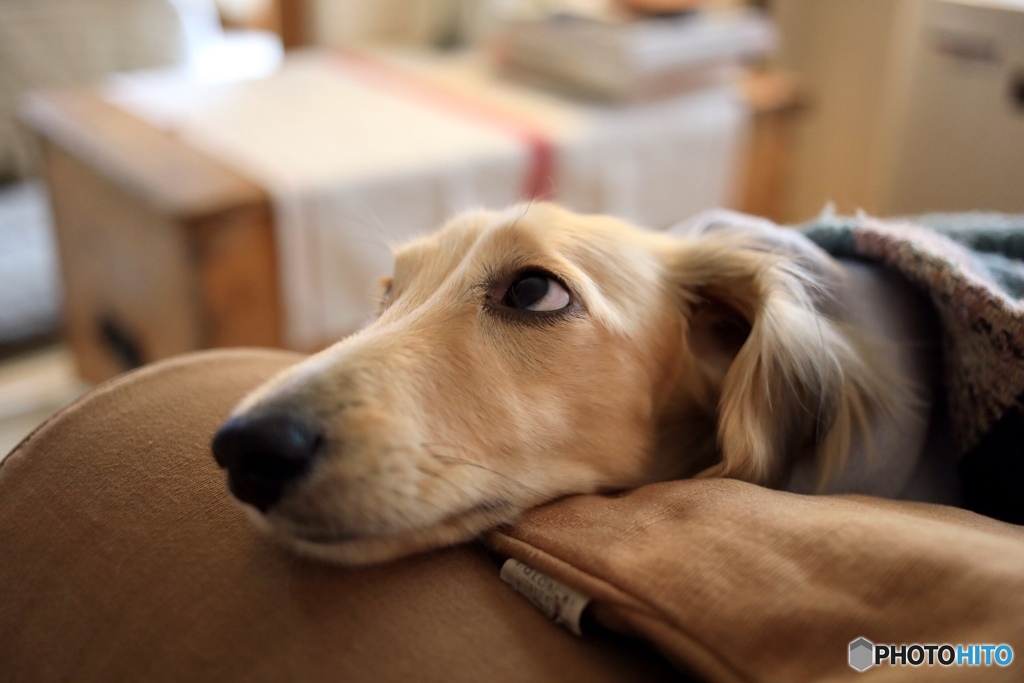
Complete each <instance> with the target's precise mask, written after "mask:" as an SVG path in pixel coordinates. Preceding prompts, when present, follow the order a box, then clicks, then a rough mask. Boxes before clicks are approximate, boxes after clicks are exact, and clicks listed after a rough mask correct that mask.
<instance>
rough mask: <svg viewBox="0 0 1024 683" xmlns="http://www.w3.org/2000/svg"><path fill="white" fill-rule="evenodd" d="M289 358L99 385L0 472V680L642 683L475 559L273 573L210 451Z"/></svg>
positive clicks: (284, 557) (267, 549)
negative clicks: (222, 426) (235, 410)
mask: <svg viewBox="0 0 1024 683" xmlns="http://www.w3.org/2000/svg"><path fill="white" fill-rule="evenodd" d="M298 358H299V356H296V355H293V354H288V353H283V352H271V351H232V352H210V353H203V354H197V355H192V356H186V357H182V358H180V359H176V360H172V361H170V362H165V363H161V364H158V365H155V366H151V367H148V368H145V369H143V370H141V371H139V372H136V373H133V374H130V375H127V376H124V377H122V378H119V379H116V380H114V381H112V382H110V383H107V384H105V385H103V386H101V387H99V388H97V389H96V390H94V391H92V392H91V393H89V394H88V395H87V396H86V397H84V398H83V399H81V400H80V401H78V402H77V403H76V404H74V405H73V406H71V407H70V408H68V409H67V410H65V411H64V412H62V413H61V414H59V415H58V416H56V417H55V418H53V419H52V420H50V421H49V422H47V423H46V424H44V425H43V426H42V427H40V428H39V429H38V430H37V431H36V432H35V433H34V434H32V435H31V436H30V437H29V438H28V439H26V441H25V442H23V443H22V444H21V445H20V446H19V447H18V448H17V449H15V451H14V452H13V453H12V454H11V455H10V456H9V457H8V458H7V459H6V460H5V461H4V462H3V464H2V465H0V587H2V588H0V679H3V680H12V681H30V680H31V681H58V680H59V681H65V680H75V681H117V680H126V681H127V680H130V681H172V680H173V681H198V680H202V681H242V680H244V681H286V680H287V681H317V680H330V681H344V680H373V681H413V680H427V679H432V680H446V681H481V680H484V681H487V680H494V681H498V680H529V681H543V680H584V681H620V680H621V681H625V680H661V679H667V678H670V677H672V676H673V674H672V672H671V670H669V669H668V668H667V667H666V665H665V664H664V663H662V662H661V660H660V659H658V658H656V657H654V656H652V655H651V654H650V653H649V652H647V651H646V650H643V649H641V648H639V647H638V646H635V645H631V644H630V643H627V642H625V641H624V640H621V639H612V638H610V637H606V636H599V637H593V636H591V637H588V638H586V639H577V638H576V637H574V636H572V635H571V634H569V633H568V632H566V631H564V630H562V629H560V628H559V627H557V626H555V625H553V624H552V623H551V622H549V621H547V620H546V619H545V618H544V617H543V616H541V615H540V613H538V612H537V611H536V610H534V608H533V607H531V606H530V605H529V604H528V603H526V601H525V600H523V599H522V598H520V597H519V596H518V595H516V594H515V593H513V592H512V591H511V590H510V589H508V588H507V587H506V586H505V585H504V584H503V583H501V581H500V580H499V578H498V571H497V566H496V564H495V563H494V562H493V561H492V560H491V558H490V557H489V556H488V555H487V554H486V553H485V552H484V551H483V550H482V549H481V548H480V547H478V546H463V547H460V548H456V549H450V550H445V551H440V552H436V553H433V554H429V555H425V556H420V557H416V558H412V559H409V560H406V561H401V562H395V563H390V564H386V565H382V566H378V567H373V568H368V569H362V570H346V569H340V568H336V567H330V566H325V565H319V564H315V563H311V562H306V561H302V560H299V559H296V558H295V557H292V556H290V555H288V554H286V553H285V552H283V551H281V550H280V549H279V548H277V547H275V546H273V545H272V544H270V543H269V542H267V541H266V540H265V539H264V538H262V537H261V536H260V535H259V534H258V533H257V532H256V531H255V530H254V528H253V527H252V526H251V525H250V524H249V522H248V521H247V520H246V519H245V516H244V514H243V513H242V511H241V510H240V509H238V508H237V507H236V506H235V505H233V504H232V503H231V501H230V500H229V498H228V496H227V494H226V489H225V483H224V477H223V475H222V473H221V472H220V471H219V470H218V469H217V467H216V466H215V464H214V462H213V459H212V457H211V455H210V454H209V441H210V436H211V434H212V433H213V431H214V429H215V428H216V427H217V426H218V424H219V423H220V422H221V421H222V420H223V419H224V418H225V416H226V414H227V413H228V411H229V410H230V408H231V407H232V405H233V404H234V403H235V401H237V400H238V399H239V398H240V397H241V396H242V395H243V394H244V393H245V392H246V391H247V390H248V389H250V388H252V387H254V386H255V385H257V384H258V383H260V382H261V381H262V380H264V379H266V378H267V377H268V376H270V375H271V374H272V373H274V372H275V371H277V370H279V369H281V368H282V367H285V366H287V365H289V364H291V363H293V362H295V361H296V360H297V359H298Z"/></svg>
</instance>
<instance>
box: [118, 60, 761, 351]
mask: <svg viewBox="0 0 1024 683" xmlns="http://www.w3.org/2000/svg"><path fill="white" fill-rule="evenodd" d="M106 93H107V97H108V99H109V100H111V101H113V102H114V103H115V104H118V105H119V106H121V107H122V108H125V109H127V110H129V111H131V112H133V113H135V114H136V115H138V116H140V117H142V118H144V119H146V120H147V121H149V122H150V123H151V124H153V125H155V126H158V127H161V128H164V129H167V130H172V131H174V132H175V133H176V134H177V135H178V136H180V138H181V139H183V140H184V141H186V142H187V143H189V144H191V145H193V146H195V147H197V148H199V149H202V150H203V151H205V152H207V153H209V154H211V155H213V156H214V157H216V158H218V159H219V160H221V161H222V162H223V163H225V164H226V165H228V166H230V167H232V168H234V169H235V170H237V171H238V172H240V173H242V174H243V175H245V176H247V177H249V178H252V179H253V180H254V181H255V182H258V183H260V184H261V185H262V186H263V187H265V188H266V189H267V191H268V192H269V193H270V195H271V197H272V199H273V203H274V210H275V219H276V227H277V236H278V258H279V263H280V268H281V282H282V288H283V292H282V294H283V301H284V306H285V320H286V330H285V332H286V335H285V338H286V342H287V343H288V345H289V346H291V347H292V348H296V349H300V350H313V349H316V348H320V347H322V346H324V345H325V344H327V343H330V342H332V341H334V340H336V339H338V338H340V337H341V336H344V335H345V334H348V333H350V332H352V331H353V330H355V329H356V328H357V327H358V326H359V325H361V324H362V323H363V322H364V321H365V320H366V318H367V317H368V316H369V315H370V314H371V313H372V311H373V308H374V303H375V302H374V301H373V299H372V294H371V293H372V290H373V285H374V283H375V282H376V281H377V280H378V279H379V277H380V276H382V275H386V274H388V273H389V272H390V269H391V257H390V246H391V245H392V244H394V243H395V242H400V241H403V240H406V239H409V238H410V237H413V236H416V235H419V234H424V233H427V232H429V231H432V230H434V229H436V228H437V227H438V226H439V225H440V224H441V223H442V222H443V221H444V220H446V219H447V218H449V217H450V216H451V215H453V214H454V213H456V212H458V211H460V210H463V209H466V208H471V207H479V206H488V207H498V208H500V207H503V206H507V205H509V204H512V203H515V202H517V201H520V200H523V199H528V198H529V195H531V194H537V193H539V194H540V195H546V194H547V195H551V196H552V197H553V198H554V199H556V200H558V201H560V202H562V203H564V204H566V205H567V206H569V207H571V208H574V209H576V210H579V211H589V212H603V213H612V214H615V215H618V216H621V217H623V218H626V219H629V220H633V221H635V222H638V223H640V224H642V225H647V226H650V227H654V228H662V227H665V226H667V225H669V224H671V223H674V222H675V221H676V220H678V219H679V218H680V217H685V216H687V215H689V214H691V213H694V212H696V211H699V210H701V209H705V208H709V207H713V206H719V205H722V204H723V203H727V202H728V200H729V199H730V196H729V195H730V191H731V187H730V182H731V180H732V178H733V176H734V173H733V168H734V162H735V161H736V159H735V157H736V155H737V152H738V149H739V143H740V142H741V140H742V138H743V135H744V133H745V130H746V121H747V110H746V108H745V105H744V104H743V102H742V101H741V99H740V98H739V97H738V96H737V94H736V93H735V92H734V91H733V90H732V89H731V88H729V87H726V86H722V87H718V88H712V89H708V90H705V91H701V92H699V93H694V94H691V95H687V96H685V97H680V98H676V99H673V100H670V101H665V102H660V103H657V104H651V105H644V106H635V105H634V106H631V107H621V108H607V107H597V106H593V105H586V104H581V103H578V102H571V101H567V100H562V99H559V98H557V97H554V96H549V95H546V94H544V93H541V92H536V91H532V90H528V89H525V88H520V87H516V86H514V85H510V84H507V83H503V82H500V81H497V80H494V79H493V78H492V77H491V76H489V75H488V73H487V71H486V69H485V68H484V67H483V66H482V65H480V64H479V63H478V62H475V61H473V60H471V59H466V58H451V57H438V56H431V57H426V56H423V55H418V56H408V55H406V56H395V55H388V56H384V55H380V54H372V55H371V54H368V53H351V52H347V53H338V52H329V53H325V52H316V53H300V54H297V55H294V56H291V57H289V59H288V60H286V62H285V64H284V66H283V67H282V68H281V70H280V71H279V72H277V73H276V74H274V75H273V76H271V77H269V78H265V79H261V80H252V81H245V82H238V83H232V84H223V83H222V84H217V85H203V84H198V83H194V82H189V81H186V80H184V79H182V78H180V77H175V76H174V75H172V74H167V73H163V74H142V75H134V76H131V77H120V78H118V79H117V80H115V81H113V82H111V83H110V85H109V87H108V88H107V90H106Z"/></svg>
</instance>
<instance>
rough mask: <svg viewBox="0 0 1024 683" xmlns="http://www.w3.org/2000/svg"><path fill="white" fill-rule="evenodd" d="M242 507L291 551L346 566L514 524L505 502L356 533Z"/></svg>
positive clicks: (390, 557)
mask: <svg viewBox="0 0 1024 683" xmlns="http://www.w3.org/2000/svg"><path fill="white" fill-rule="evenodd" d="M245 507H246V508H247V512H248V513H249V516H250V517H251V518H253V520H254V521H255V522H256V523H257V526H258V527H260V528H261V529H262V530H263V531H264V532H266V533H268V534H269V535H270V536H271V537H272V538H273V539H274V540H275V541H277V542H278V543H280V544H281V545H283V546H284V547H285V548H287V549H288V550H290V551H291V552H294V553H296V554H299V555H302V556H305V557H308V558H311V559H315V560H320V561H325V562H331V563H333V564H340V565H345V566H358V565H367V564H375V563H378V562H386V561H389V560H395V559H398V558H402V557H406V556H408V555H413V554H416V553H421V552H426V551H429V550H435V549H438V548H443V547H447V546H452V545H455V544H458V543H463V542H466V541H470V540H472V539H473V538H475V537H476V536H477V535H479V534H481V533H483V532H484V531H487V530H489V529H493V528H494V527H497V526H500V525H502V524H506V523H508V522H511V521H513V520H514V519H515V518H516V517H517V516H518V514H519V510H518V509H516V508H515V507H514V506H512V505H511V504H508V503H502V504H498V505H495V504H488V505H480V506H477V507H473V508H470V509H469V510H465V511H462V512H456V513H453V514H451V515H449V516H448V517H445V518H444V519H442V520H441V521H439V522H435V523H433V524H430V525H428V526H424V527H421V528H411V529H403V530H401V531H388V532H382V533H373V532H370V533H366V534H357V533H335V532H331V531H327V530H325V531H318V530H310V529H301V530H296V529H292V528H289V525H287V524H280V523H275V522H274V521H272V520H271V519H268V518H267V517H264V516H263V515H262V514H260V513H258V512H256V510H254V509H252V508H249V507H248V506H245Z"/></svg>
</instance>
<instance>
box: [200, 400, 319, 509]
mask: <svg viewBox="0 0 1024 683" xmlns="http://www.w3.org/2000/svg"><path fill="white" fill-rule="evenodd" d="M322 441H323V437H322V435H321V433H320V431H319V430H317V429H316V428H315V427H313V426H312V425H310V424H309V422H307V421H304V420H303V419H300V418H297V417H294V416H291V415H282V414H269V415H255V416H251V417H250V416H245V415H243V416H241V417H235V418H232V419H231V420H228V422H227V423H225V424H224V426H223V427H221V428H220V430H219V431H218V432H217V434H216V435H215V436H214V437H213V456H214V458H216V459H217V464H218V465H220V466H221V467H223V468H224V469H226V470H227V471H228V486H229V488H230V489H231V493H233V494H234V495H235V497H237V498H238V499H239V500H242V501H244V502H246V503H249V504H250V505H252V506H254V507H255V508H257V509H258V510H260V511H262V512H266V511H267V510H268V509H270V507H271V506H272V505H274V504H275V503H276V502H277V501H278V500H280V498H281V494H282V493H283V492H284V490H285V487H286V486H287V485H288V484H289V483H291V482H293V481H295V480H296V479H298V478H299V477H301V476H302V475H303V474H305V473H306V472H307V471H308V470H309V468H310V466H311V465H312V464H313V461H314V460H315V459H316V456H317V453H318V452H319V451H320V450H321V448H320V445H321V443H322Z"/></svg>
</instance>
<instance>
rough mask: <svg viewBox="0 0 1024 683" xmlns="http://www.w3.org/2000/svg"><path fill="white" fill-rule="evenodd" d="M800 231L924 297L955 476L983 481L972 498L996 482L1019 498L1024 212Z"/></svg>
mask: <svg viewBox="0 0 1024 683" xmlns="http://www.w3.org/2000/svg"><path fill="white" fill-rule="evenodd" d="M802 228H803V231H804V234H806V235H807V236H808V237H809V238H810V239H812V240H813V241H814V242H816V243H817V244H818V245H819V246H821V247H822V248H824V249H825V250H826V251H828V252H830V253H831V254H832V255H834V256H841V257H857V258H861V259H865V260H870V261H874V262H878V263H881V264H884V265H885V266H887V267H889V268H892V269H894V270H896V271H897V272H899V273H900V274H901V275H903V276H904V277H906V278H907V279H908V280H909V281H911V282H913V283H914V284H916V285H917V286H919V287H921V288H922V289H923V290H925V291H926V292H927V293H928V295H929V296H930V298H931V301H932V302H933V303H934V305H935V308H936V309H937V311H938V314H939V318H940V320H941V321H942V326H943V335H944V339H943V344H942V346H943V356H944V367H945V383H946V392H947V407H948V411H949V419H950V421H951V424H952V428H953V435H954V438H955V439H956V442H957V443H956V446H957V447H958V449H959V451H960V454H961V456H962V461H961V473H962V474H966V475H967V476H968V478H972V477H973V478H980V479H984V480H985V490H984V491H975V492H974V493H973V494H971V492H970V491H969V492H968V497H969V498H975V497H977V498H981V499H982V500H980V501H978V502H979V503H981V505H980V507H984V506H985V504H986V503H985V500H986V499H990V498H991V497H992V495H993V494H992V491H991V487H992V486H997V487H1002V488H1007V489H1008V490H1007V491H1005V495H1008V496H1011V497H1012V498H1021V497H1024V495H1022V493H1024V492H1022V491H1021V489H1020V488H1018V487H1017V486H1014V485H1012V484H1013V483H1014V482H1015V483H1016V484H1020V483H1021V482H1024V299H1022V297H1024V215H1020V216H1007V215H1000V214H936V215H927V216H920V217H916V218H914V219H910V220H908V221H906V222H902V221H901V222H890V221H881V220H877V219H873V218H868V217H866V216H859V217H856V218H841V217H836V216H831V215H827V214H826V215H823V216H821V217H820V218H818V219H816V220H814V221H812V222H810V223H809V224H806V225H804V226H802ZM965 469H966V470H969V471H968V472H966V473H965ZM968 486H969V487H970V486H971V484H970V482H968ZM989 503H991V501H989ZM972 507H979V506H976V505H972ZM1016 507H1018V508H1019V507H1020V505H1019V504H1017V505H1016ZM985 511H986V512H989V513H993V514H997V516H1001V517H1003V518H1006V517H1007V515H1006V513H1005V512H1004V513H1003V514H999V512H998V511H993V510H991V509H988V510H985ZM1009 516H1010V517H1013V516H1014V515H1009Z"/></svg>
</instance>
